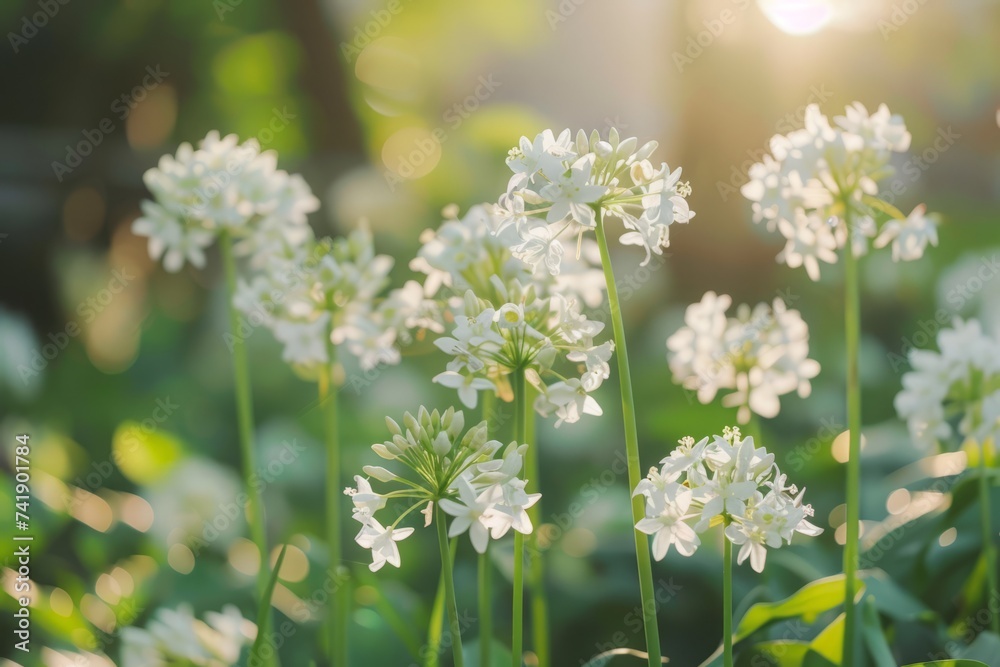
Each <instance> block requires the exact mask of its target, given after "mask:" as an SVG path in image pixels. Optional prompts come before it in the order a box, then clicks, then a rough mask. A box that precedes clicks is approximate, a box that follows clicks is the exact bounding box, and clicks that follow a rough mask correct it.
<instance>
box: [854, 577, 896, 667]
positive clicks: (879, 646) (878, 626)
mask: <svg viewBox="0 0 1000 667" xmlns="http://www.w3.org/2000/svg"><path fill="white" fill-rule="evenodd" d="M861 613H862V616H861V633H862V637H863V638H864V640H865V645H866V646H867V647H868V653H869V654H870V655H871V657H872V661H873V662H874V663H875V667H896V660H895V658H893V657H892V649H890V648H889V642H887V641H886V640H885V634H884V633H883V632H882V622H881V621H880V620H879V617H878V609H877V608H876V606H875V601H874V600H873V599H872V596H870V595H869V596H867V597H866V598H865V600H864V602H863V603H862V606H861Z"/></svg>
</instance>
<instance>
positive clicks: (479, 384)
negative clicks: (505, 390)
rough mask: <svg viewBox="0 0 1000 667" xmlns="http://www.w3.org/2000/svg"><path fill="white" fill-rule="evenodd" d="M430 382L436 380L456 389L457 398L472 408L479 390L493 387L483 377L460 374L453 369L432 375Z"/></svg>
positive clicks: (476, 401) (443, 385) (440, 383)
mask: <svg viewBox="0 0 1000 667" xmlns="http://www.w3.org/2000/svg"><path fill="white" fill-rule="evenodd" d="M431 382H436V383H438V384H439V385H441V386H442V387H448V388H449V389H457V390H458V398H459V400H461V401H462V404H463V405H464V406H465V407H467V408H474V407H476V404H477V403H478V402H479V393H478V392H480V391H486V390H490V389H493V388H494V387H493V383H492V382H490V381H489V380H487V379H485V378H479V377H476V376H475V375H462V374H461V373H456V372H455V371H444V372H443V373H438V374H437V375H435V376H434V378H433V379H432V380H431Z"/></svg>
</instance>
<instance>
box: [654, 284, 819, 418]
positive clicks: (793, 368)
mask: <svg viewBox="0 0 1000 667" xmlns="http://www.w3.org/2000/svg"><path fill="white" fill-rule="evenodd" d="M732 302H733V300H732V298H731V297H729V296H727V295H725V294H722V295H716V294H715V292H707V293H705V295H704V296H703V297H702V298H701V301H700V302H698V303H693V304H691V305H689V306H688V307H687V311H686V312H685V315H684V326H683V327H681V328H680V329H679V330H678V331H677V332H676V333H674V334H673V335H672V336H671V337H670V338H668V339H667V349H668V357H669V360H670V370H671V372H672V373H673V376H674V381H675V382H677V383H680V384H682V385H683V386H684V388H685V389H688V390H690V391H695V392H697V394H698V400H700V401H701V402H702V403H709V402H711V401H712V400H713V399H714V398H715V395H716V393H717V392H718V391H719V390H720V389H722V390H732V393H730V394H727V395H726V396H724V397H723V399H722V403H723V405H726V406H729V407H737V408H739V410H738V413H737V419H738V420H739V422H740V423H741V424H745V423H747V422H748V421H749V420H750V414H751V412H753V413H756V414H758V415H760V416H762V417H768V418H770V417H775V416H776V415H777V414H778V411H779V410H780V408H781V404H780V402H779V400H778V398H779V397H780V396H782V395H784V394H787V393H790V392H792V391H797V392H798V394H799V396H802V397H806V396H808V395H809V393H810V391H811V389H812V387H811V385H810V383H809V381H810V380H811V379H813V378H814V377H816V376H817V375H818V374H819V363H817V362H816V361H815V360H813V359H810V358H809V327H808V326H807V325H806V323H805V321H803V319H802V316H801V315H799V312H798V311H797V310H789V309H788V308H787V307H786V306H785V303H784V301H782V300H781V299H780V298H776V299H775V300H774V303H773V305H769V304H767V303H759V304H757V305H756V306H754V307H753V308H751V307H750V306H749V305H746V304H741V305H740V306H739V307H738V308H737V309H736V316H735V317H727V315H726V312H727V310H728V309H729V307H730V305H731V304H732Z"/></svg>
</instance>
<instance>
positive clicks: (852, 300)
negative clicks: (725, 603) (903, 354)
mask: <svg viewBox="0 0 1000 667" xmlns="http://www.w3.org/2000/svg"><path fill="white" fill-rule="evenodd" d="M844 224H845V225H846V226H847V241H846V242H845V244H844V250H843V253H842V254H843V256H844V328H845V331H844V334H845V339H846V341H847V429H848V435H849V454H848V460H847V498H846V500H847V540H846V544H845V546H844V614H845V616H844V650H843V657H844V666H845V667H853V665H854V664H855V656H856V655H857V641H858V631H857V627H858V621H857V607H856V605H855V604H854V598H855V596H856V594H857V587H858V583H857V572H858V557H859V551H858V539H859V534H858V528H859V523H860V504H861V384H860V378H859V368H858V352H859V344H860V339H861V296H860V288H859V284H858V283H859V277H858V260H857V258H856V257H855V256H854V252H853V250H852V235H853V231H852V229H851V208H850V202H849V201H845V202H844Z"/></svg>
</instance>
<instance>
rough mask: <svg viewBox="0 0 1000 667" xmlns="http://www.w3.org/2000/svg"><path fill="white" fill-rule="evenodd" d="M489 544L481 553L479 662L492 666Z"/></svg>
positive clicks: (484, 665) (485, 666)
mask: <svg viewBox="0 0 1000 667" xmlns="http://www.w3.org/2000/svg"><path fill="white" fill-rule="evenodd" d="M492 568H493V564H492V563H490V552H489V545H486V553H482V554H479V664H480V665H481V666H482V667H490V662H491V658H492V656H493V604H492V603H493V599H492V595H491V588H492V584H491V579H492V577H491V576H490V574H491V570H492Z"/></svg>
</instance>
